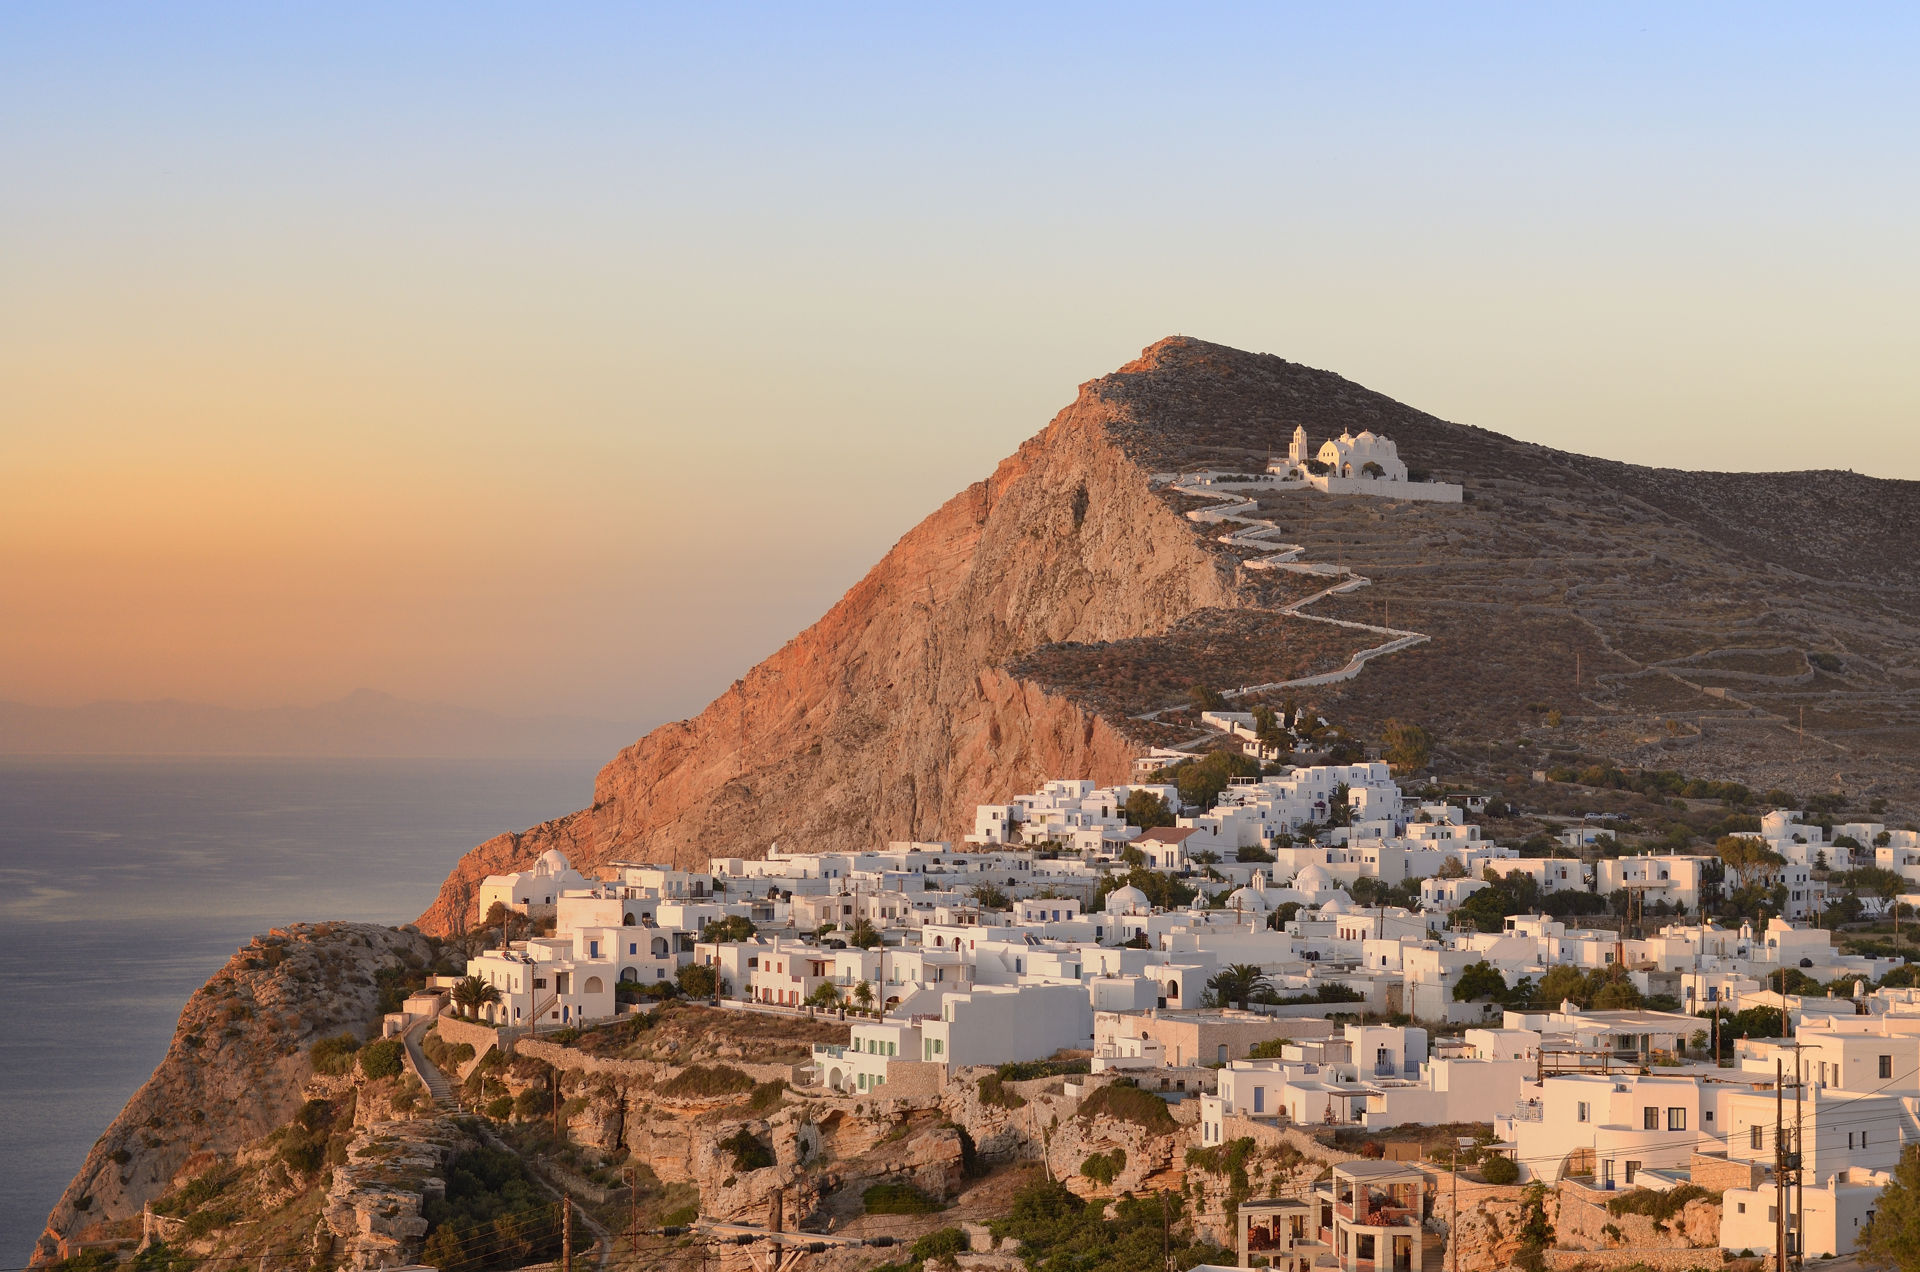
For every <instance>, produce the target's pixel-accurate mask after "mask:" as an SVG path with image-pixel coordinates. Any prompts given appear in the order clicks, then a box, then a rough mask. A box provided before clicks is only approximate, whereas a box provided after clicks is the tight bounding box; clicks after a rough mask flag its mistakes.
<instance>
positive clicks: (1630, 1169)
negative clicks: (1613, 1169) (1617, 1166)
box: [1627, 1161, 1640, 1187]
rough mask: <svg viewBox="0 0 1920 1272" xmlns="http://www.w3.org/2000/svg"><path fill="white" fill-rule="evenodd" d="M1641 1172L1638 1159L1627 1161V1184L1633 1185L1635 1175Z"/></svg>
mask: <svg viewBox="0 0 1920 1272" xmlns="http://www.w3.org/2000/svg"><path fill="white" fill-rule="evenodd" d="M1639 1173H1640V1163H1639V1162H1636V1161H1628V1162H1627V1186H1628V1187H1632V1186H1633V1177H1634V1176H1635V1175H1637V1174H1639Z"/></svg>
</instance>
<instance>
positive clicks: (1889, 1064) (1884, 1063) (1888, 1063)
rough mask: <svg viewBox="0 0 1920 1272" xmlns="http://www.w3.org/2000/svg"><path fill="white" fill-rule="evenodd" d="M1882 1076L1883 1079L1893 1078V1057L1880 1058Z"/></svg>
mask: <svg viewBox="0 0 1920 1272" xmlns="http://www.w3.org/2000/svg"><path fill="white" fill-rule="evenodd" d="M1880 1076H1881V1077H1883V1078H1890V1077H1892V1076H1893V1057H1892V1056H1881V1057H1880Z"/></svg>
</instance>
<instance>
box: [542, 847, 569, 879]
mask: <svg viewBox="0 0 1920 1272" xmlns="http://www.w3.org/2000/svg"><path fill="white" fill-rule="evenodd" d="M572 868H573V867H572V866H571V865H570V864H569V863H568V861H567V859H566V858H565V857H563V856H561V855H560V850H559V849H558V848H549V849H547V850H546V851H545V852H543V853H541V854H540V859H539V860H538V861H535V862H534V863H533V869H534V872H535V873H537V874H548V875H557V874H560V873H562V872H564V871H567V870H571V869H572Z"/></svg>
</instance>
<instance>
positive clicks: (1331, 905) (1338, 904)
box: [1320, 892, 1353, 914]
mask: <svg viewBox="0 0 1920 1272" xmlns="http://www.w3.org/2000/svg"><path fill="white" fill-rule="evenodd" d="M1320 913H1322V914H1352V913H1353V902H1352V901H1351V900H1350V899H1349V898H1348V897H1347V894H1346V893H1344V892H1336V893H1334V894H1333V897H1332V899H1331V900H1329V901H1328V902H1327V903H1326V904H1324V905H1322V906H1321V907H1320Z"/></svg>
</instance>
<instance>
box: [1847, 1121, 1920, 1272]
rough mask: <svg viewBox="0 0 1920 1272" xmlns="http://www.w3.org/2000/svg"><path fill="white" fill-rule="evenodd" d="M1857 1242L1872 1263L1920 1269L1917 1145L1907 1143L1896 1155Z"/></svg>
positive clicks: (1903, 1270) (1919, 1271)
mask: <svg viewBox="0 0 1920 1272" xmlns="http://www.w3.org/2000/svg"><path fill="white" fill-rule="evenodd" d="M1860 1244H1861V1246H1862V1248H1863V1249H1865V1250H1866V1252H1867V1255H1868V1257H1869V1259H1870V1260H1871V1261H1872V1262H1874V1263H1889V1264H1892V1265H1893V1266H1894V1267H1895V1268H1897V1269H1899V1272H1920V1145H1909V1146H1908V1147H1907V1150H1906V1151H1905V1152H1904V1153H1902V1154H1901V1155H1900V1164H1899V1165H1898V1166H1896V1167H1894V1168H1893V1179H1892V1181H1891V1182H1890V1183H1888V1184H1887V1186H1886V1187H1885V1188H1883V1189H1881V1190H1880V1202H1879V1205H1878V1206H1876V1207H1875V1209H1874V1212H1873V1219H1872V1220H1871V1221H1870V1222H1869V1223H1868V1224H1867V1227H1866V1230H1865V1231H1864V1232H1862V1233H1861V1234H1860Z"/></svg>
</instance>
